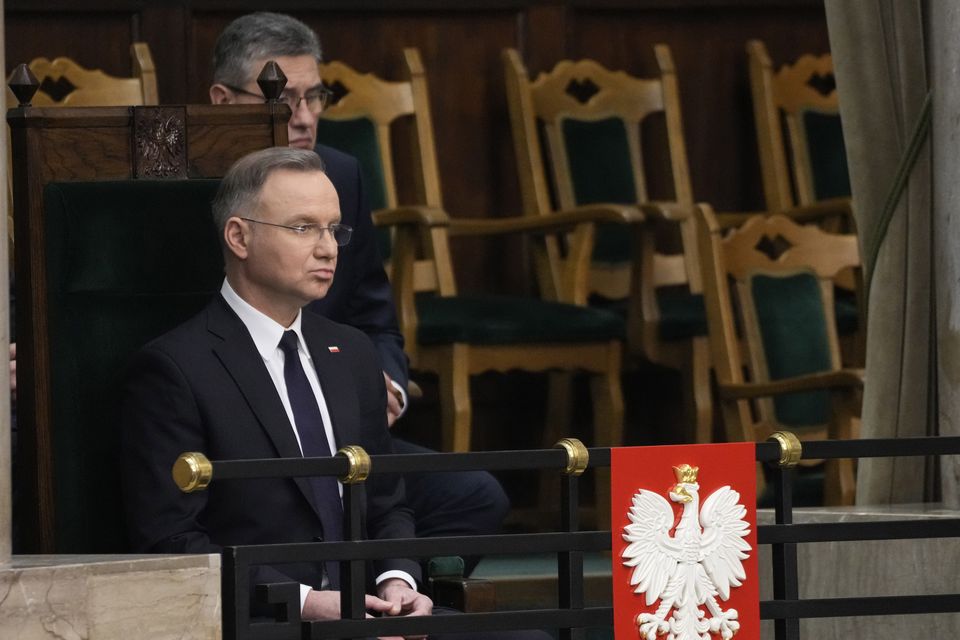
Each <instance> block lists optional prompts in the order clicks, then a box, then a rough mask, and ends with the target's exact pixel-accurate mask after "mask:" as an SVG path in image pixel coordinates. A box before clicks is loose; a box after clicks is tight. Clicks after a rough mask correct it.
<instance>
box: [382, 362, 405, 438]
mask: <svg viewBox="0 0 960 640" xmlns="http://www.w3.org/2000/svg"><path fill="white" fill-rule="evenodd" d="M383 381H384V382H385V383H386V385H387V426H388V427H392V426H393V423H394V422H396V421H397V418H399V417H400V412H401V411H403V394H401V393H400V392H399V391H398V390H397V388H396V387H395V386H393V380H392V379H391V378H390V376H388V375H387V372H386V371H384V372H383Z"/></svg>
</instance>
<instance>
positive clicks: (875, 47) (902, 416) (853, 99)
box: [826, 0, 939, 504]
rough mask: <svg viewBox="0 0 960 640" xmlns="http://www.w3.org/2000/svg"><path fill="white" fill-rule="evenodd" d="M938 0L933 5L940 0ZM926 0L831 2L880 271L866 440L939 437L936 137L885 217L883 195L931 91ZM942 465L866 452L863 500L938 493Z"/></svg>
mask: <svg viewBox="0 0 960 640" xmlns="http://www.w3.org/2000/svg"><path fill="white" fill-rule="evenodd" d="M934 4H935V3H934ZM923 5H924V3H923V2H922V1H921V0H859V1H857V2H850V1H849V0H826V13H827V24H828V27H829V30H830V48H831V52H832V54H833V63H834V71H835V73H836V78H837V90H838V92H839V98H840V112H841V117H842V119H843V132H844V136H845V142H846V149H847V156H848V161H849V169H850V182H851V187H852V191H853V204H854V211H855V215H856V218H857V225H858V229H859V231H860V238H861V248H862V249H863V255H864V256H865V257H867V256H872V255H876V263H875V264H874V265H873V270H872V271H873V272H872V273H867V274H865V275H866V277H867V278H871V279H872V280H871V287H870V298H869V307H868V311H867V317H868V318H869V319H870V321H869V327H868V332H867V362H866V366H867V373H866V386H865V388H864V401H863V412H862V418H863V425H862V431H861V434H862V436H863V437H864V438H890V437H911V436H924V435H934V434H937V433H938V432H939V428H938V415H937V370H936V353H937V349H936V345H937V336H936V332H935V325H934V317H935V314H934V310H935V307H934V303H933V295H932V293H933V276H934V270H933V262H934V260H935V255H934V246H933V239H932V226H933V215H932V214H933V210H932V203H933V200H932V165H931V150H930V143H929V141H925V142H924V144H923V146H922V147H921V150H920V154H919V156H918V157H917V160H916V163H915V164H914V165H913V168H912V171H911V172H910V174H909V179H908V180H907V181H906V183H905V187H904V189H903V191H902V193H901V194H900V197H899V200H898V204H897V206H896V207H895V208H894V209H893V210H892V215H891V216H890V218H889V224H886V225H885V224H884V221H883V218H884V216H883V211H884V204H885V202H886V200H887V198H888V195H889V193H888V192H889V188H890V185H891V184H893V183H894V177H895V176H896V174H897V170H898V165H899V164H900V161H901V158H902V157H903V156H904V153H905V152H906V150H907V149H908V147H909V146H910V142H911V137H912V134H913V131H914V128H915V125H916V123H917V121H918V119H919V117H920V115H921V112H922V107H923V103H924V100H925V98H926V95H927V92H928V90H929V83H928V70H927V65H926V55H925V42H926V38H925V33H924V26H925V24H927V23H926V22H925V18H926V17H928V16H924V12H923ZM934 469H935V465H934V464H932V463H929V462H927V461H925V460H923V459H919V458H889V459H880V458H877V459H865V460H861V461H860V466H859V470H858V477H857V502H858V503H859V504H889V503H904V502H921V501H924V500H930V499H934V498H936V497H937V494H938V493H939V491H938V490H937V489H938V487H937V486H936V485H935V479H934V478H935V476H934Z"/></svg>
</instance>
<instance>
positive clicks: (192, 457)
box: [172, 451, 213, 493]
mask: <svg viewBox="0 0 960 640" xmlns="http://www.w3.org/2000/svg"><path fill="white" fill-rule="evenodd" d="M172 473H173V481H174V482H175V483H176V484H177V486H178V487H180V491H183V492H184V493H193V492H194V491H200V490H203V489H206V488H207V486H208V485H209V484H210V480H211V479H212V478H213V465H212V464H211V463H210V460H209V459H207V456H205V455H203V454H202V453H200V452H199V451H190V452H188V453H181V454H180V457H179V458H177V461H176V462H174V463H173V469H172Z"/></svg>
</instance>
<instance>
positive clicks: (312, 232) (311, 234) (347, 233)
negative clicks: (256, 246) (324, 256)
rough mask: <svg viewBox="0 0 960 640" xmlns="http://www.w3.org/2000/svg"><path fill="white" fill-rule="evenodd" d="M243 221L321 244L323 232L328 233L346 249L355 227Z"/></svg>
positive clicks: (248, 219)
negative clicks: (283, 231)
mask: <svg viewBox="0 0 960 640" xmlns="http://www.w3.org/2000/svg"><path fill="white" fill-rule="evenodd" d="M240 219H241V220H246V221H247V222H255V223H257V224H265V225H268V226H271V227H280V228H281V229H289V230H290V231H293V232H294V234H296V236H297V237H298V238H303V239H304V240H312V241H313V242H315V243H316V242H320V239H321V238H322V237H323V232H324V231H326V232H328V233H329V234H330V235H331V236H332V237H333V241H334V242H336V243H337V246H338V247H345V246H347V245H348V244H349V243H350V237H351V236H352V235H353V227H348V226H347V225H345V224H330V225H327V226H326V227H321V226H320V225H318V224H298V225H289V224H277V223H276V222H266V221H264V220H254V219H253V218H240Z"/></svg>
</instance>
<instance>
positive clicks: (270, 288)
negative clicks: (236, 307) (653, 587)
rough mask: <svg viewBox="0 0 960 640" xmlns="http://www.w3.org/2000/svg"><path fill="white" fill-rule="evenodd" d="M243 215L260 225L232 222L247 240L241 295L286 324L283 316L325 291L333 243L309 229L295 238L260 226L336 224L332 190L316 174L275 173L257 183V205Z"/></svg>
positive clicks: (288, 231)
mask: <svg viewBox="0 0 960 640" xmlns="http://www.w3.org/2000/svg"><path fill="white" fill-rule="evenodd" d="M248 217H249V218H252V219H254V220H258V221H260V223H257V222H250V221H247V220H242V219H239V222H238V224H240V225H241V228H242V229H243V231H244V234H245V236H246V238H247V241H246V256H245V259H243V260H242V263H243V267H242V272H243V278H244V280H245V281H246V282H245V286H244V290H245V292H246V293H247V295H246V296H245V297H246V298H247V301H248V302H250V304H252V305H253V306H254V307H256V308H258V309H260V311H262V312H264V313H266V314H267V315H269V316H271V317H273V318H274V319H276V320H278V321H281V322H282V321H283V320H292V317H291V318H287V317H286V316H287V315H288V314H289V312H290V311H293V313H294V315H295V313H296V310H298V309H300V308H301V307H303V306H304V305H306V304H308V303H309V302H312V301H313V300H317V299H319V298H322V297H324V296H325V295H326V294H327V291H329V290H330V285H331V284H333V275H334V271H335V269H336V266H337V243H336V241H335V240H334V239H333V234H332V233H330V232H329V231H323V232H321V233H320V234H319V236H318V234H317V232H316V229H315V228H314V229H311V230H309V231H308V232H306V233H302V234H300V233H297V232H296V231H294V230H292V229H286V228H283V227H277V226H271V224H262V223H272V224H276V225H287V226H299V225H315V226H316V227H327V226H329V225H331V224H336V223H339V222H340V202H339V199H338V198H337V191H336V189H334V187H333V184H332V183H331V182H330V179H329V178H327V176H326V175H325V174H324V173H323V172H320V171H311V172H306V173H304V172H299V171H288V170H280V171H275V172H274V173H272V174H270V176H269V177H268V178H267V181H266V183H264V185H263V190H262V191H261V193H260V202H259V206H257V207H256V208H255V209H254V211H253V212H252V213H251V214H249V216H248ZM251 298H252V299H251ZM278 316H279V317H278Z"/></svg>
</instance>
